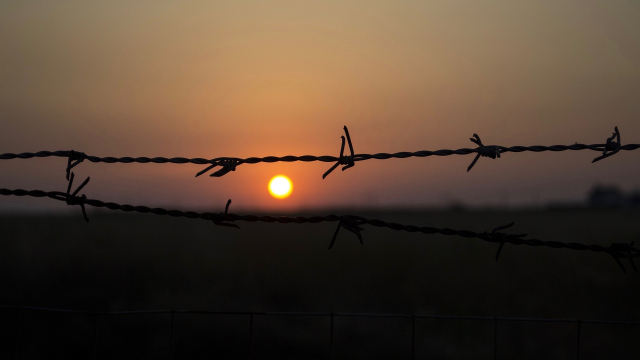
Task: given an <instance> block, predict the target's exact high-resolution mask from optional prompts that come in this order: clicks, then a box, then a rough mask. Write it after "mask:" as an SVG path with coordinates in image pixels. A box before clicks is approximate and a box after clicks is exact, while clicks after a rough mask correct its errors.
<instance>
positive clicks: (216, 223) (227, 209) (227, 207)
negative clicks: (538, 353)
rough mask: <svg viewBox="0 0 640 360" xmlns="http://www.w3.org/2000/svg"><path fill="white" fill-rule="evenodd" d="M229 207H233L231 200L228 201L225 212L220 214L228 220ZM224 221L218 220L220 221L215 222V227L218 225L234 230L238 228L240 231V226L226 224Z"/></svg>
mask: <svg viewBox="0 0 640 360" xmlns="http://www.w3.org/2000/svg"><path fill="white" fill-rule="evenodd" d="M229 205H231V199H229V200H227V205H226V206H225V207H224V212H223V213H220V214H222V215H224V216H225V218H226V216H227V214H228V213H229ZM223 221H224V220H218V221H216V220H213V223H214V224H215V225H218V226H228V227H233V228H236V229H240V226H238V225H236V224H229V223H225V222H223ZM231 221H233V220H231Z"/></svg>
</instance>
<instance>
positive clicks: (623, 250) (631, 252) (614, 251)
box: [609, 241, 638, 273]
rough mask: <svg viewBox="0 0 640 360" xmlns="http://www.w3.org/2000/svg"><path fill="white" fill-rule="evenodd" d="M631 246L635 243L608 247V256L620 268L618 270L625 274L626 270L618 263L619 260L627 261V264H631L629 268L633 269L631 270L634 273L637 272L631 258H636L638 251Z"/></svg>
mask: <svg viewBox="0 0 640 360" xmlns="http://www.w3.org/2000/svg"><path fill="white" fill-rule="evenodd" d="M633 244H635V241H632V242H630V243H628V244H625V243H613V244H611V246H610V247H609V250H610V252H609V254H611V256H612V257H613V260H615V261H616V263H617V264H618V266H620V268H621V269H622V271H623V272H624V273H626V272H627V269H626V268H625V267H624V265H622V262H620V258H627V259H629V262H631V267H632V268H633V270H634V271H636V272H637V271H638V269H637V268H636V264H635V263H634V262H633V258H634V257H636V256H638V250H637V249H635V248H634V247H633Z"/></svg>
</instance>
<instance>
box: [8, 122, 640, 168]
mask: <svg viewBox="0 0 640 360" xmlns="http://www.w3.org/2000/svg"><path fill="white" fill-rule="evenodd" d="M344 131H345V135H346V140H347V143H348V145H349V150H350V155H344V146H345V137H344V136H342V137H341V138H342V146H341V148H340V155H339V156H338V157H336V156H331V155H324V156H315V155H302V156H294V155H287V156H265V157H248V158H237V157H218V158H213V159H205V158H185V157H172V158H166V157H152V158H150V157H128V156H126V157H111V156H108V157H99V156H93V155H87V154H85V153H84V152H78V151H74V150H70V151H67V150H59V151H38V152H35V153H32V152H25V153H20V154H14V153H5V154H1V155H0V160H11V159H32V158H45V157H64V158H67V159H68V161H67V168H66V176H67V180H68V179H69V173H70V171H71V169H73V168H74V167H75V166H77V165H79V164H80V163H82V162H83V161H84V160H87V161H90V162H93V163H107V164H113V163H125V164H129V163H141V164H146V163H154V164H166V163H171V164H197V165H208V166H207V167H206V168H205V169H203V170H202V171H199V172H198V173H197V174H196V177H198V176H200V175H203V174H205V173H207V172H208V171H210V170H212V169H214V168H216V167H218V166H220V167H221V169H218V170H217V171H215V172H214V173H212V174H210V176H212V177H221V176H224V175H226V174H228V173H229V172H231V171H235V170H236V168H237V167H238V166H240V165H243V164H258V163H275V162H296V161H302V162H314V161H319V162H335V164H334V165H333V166H332V167H331V168H329V170H327V171H326V172H325V173H324V174H323V175H322V178H323V179H324V178H326V177H327V176H328V175H329V174H330V173H331V172H333V170H335V169H336V168H337V167H338V166H339V165H344V166H343V167H342V170H343V171H344V170H346V169H349V168H351V167H353V166H354V165H355V163H356V162H358V161H366V160H373V159H375V160H388V159H406V158H410V157H421V158H423V157H429V156H451V155H469V154H476V157H475V158H474V159H473V161H472V162H471V164H470V165H469V166H468V168H467V171H470V170H471V169H472V168H473V167H474V166H475V164H476V162H477V161H478V159H479V158H480V157H488V158H491V159H496V158H500V155H501V154H504V153H509V152H512V153H521V152H536V153H537V152H545V151H552V152H559V151H568V150H571V151H580V150H592V151H600V152H602V155H600V156H598V157H596V158H595V159H593V161H592V163H594V162H597V161H600V160H602V159H605V158H607V157H610V156H612V155H615V154H617V153H618V152H619V151H620V150H627V151H630V150H637V149H639V148H640V144H625V145H622V143H621V142H620V132H619V131H618V127H617V126H616V127H615V131H614V133H613V135H612V136H611V137H609V138H607V141H606V143H604V144H579V143H575V144H573V145H551V146H541V145H533V146H509V147H506V146H500V145H484V144H483V143H482V141H481V140H480V137H479V136H478V135H477V134H473V137H472V138H470V140H471V141H472V142H473V143H475V144H476V145H478V147H477V148H473V149H471V148H461V149H457V150H448V149H442V150H435V151H429V150H422V151H415V152H404V151H403V152H396V153H377V154H355V153H354V150H353V144H352V142H351V137H350V136H349V131H348V129H347V127H346V126H345V127H344Z"/></svg>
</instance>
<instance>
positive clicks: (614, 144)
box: [591, 126, 622, 164]
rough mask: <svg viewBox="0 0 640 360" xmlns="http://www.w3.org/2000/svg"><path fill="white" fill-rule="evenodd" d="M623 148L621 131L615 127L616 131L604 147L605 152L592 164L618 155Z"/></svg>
mask: <svg viewBox="0 0 640 360" xmlns="http://www.w3.org/2000/svg"><path fill="white" fill-rule="evenodd" d="M614 139H615V140H617V141H614ZM621 148H622V143H621V142H620V131H618V127H617V126H616V127H615V131H614V132H613V134H612V135H611V137H610V138H608V139H607V143H606V144H605V145H604V150H603V151H602V155H600V156H598V157H597V158H595V159H593V161H592V162H591V163H592V164H593V163H594V162H596V161H600V160H602V159H606V158H608V157H609V156H611V155H615V154H617V153H618V152H619V151H620V149H621Z"/></svg>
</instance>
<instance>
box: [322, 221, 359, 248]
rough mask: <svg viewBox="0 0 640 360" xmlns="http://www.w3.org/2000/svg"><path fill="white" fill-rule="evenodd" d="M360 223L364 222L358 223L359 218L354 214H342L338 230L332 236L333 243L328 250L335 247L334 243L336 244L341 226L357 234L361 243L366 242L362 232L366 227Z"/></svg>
mask: <svg viewBox="0 0 640 360" xmlns="http://www.w3.org/2000/svg"><path fill="white" fill-rule="evenodd" d="M360 225H362V224H361V223H358V220H357V219H356V218H354V217H353V216H348V215H345V216H340V222H339V223H338V227H337V228H336V231H335V232H334V233H333V238H331V243H330V244H329V248H328V249H327V250H331V248H332V247H333V244H335V242H336V237H338V232H340V228H341V227H343V228H345V229H346V230H349V231H351V232H352V233H354V234H356V236H357V237H358V240H360V245H363V244H364V242H363V241H362V234H361V233H360V231H364V229H363V228H361V227H360Z"/></svg>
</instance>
